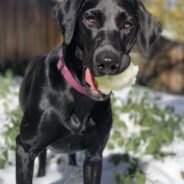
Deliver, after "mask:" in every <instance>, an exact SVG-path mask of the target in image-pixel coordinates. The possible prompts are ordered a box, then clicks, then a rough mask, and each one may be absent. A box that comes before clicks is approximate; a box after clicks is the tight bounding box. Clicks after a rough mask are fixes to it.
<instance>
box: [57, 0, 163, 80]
mask: <svg viewBox="0 0 184 184" xmlns="http://www.w3.org/2000/svg"><path fill="white" fill-rule="evenodd" d="M54 12H55V16H56V18H57V20H58V23H59V25H60V28H61V31H62V33H63V35H64V46H65V48H67V47H68V46H69V45H70V44H74V45H75V46H76V49H78V50H79V52H75V54H76V53H80V54H76V55H77V57H78V58H79V59H80V60H81V61H82V63H83V71H84V73H85V70H86V68H88V69H89V70H90V72H91V75H93V76H95V77H96V76H104V75H114V74H118V73H121V72H123V71H124V70H125V69H126V68H127V67H128V66H129V64H130V62H131V58H130V56H129V53H130V51H131V49H132V47H133V46H134V44H135V42H136V41H137V40H138V43H139V45H140V47H141V50H142V51H143V53H149V49H150V47H151V45H152V43H153V42H154V40H155V39H156V37H157V35H158V34H159V33H160V31H161V27H160V24H159V23H158V22H157V20H156V19H155V18H154V17H153V16H152V15H151V14H150V13H149V12H148V11H147V10H146V8H145V7H144V5H143V4H142V3H141V2H140V1H139V0H64V1H63V2H61V3H60V4H59V5H58V6H57V7H56V8H55V11H54ZM71 54H72V53H71Z"/></svg>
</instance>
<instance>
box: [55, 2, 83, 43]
mask: <svg viewBox="0 0 184 184" xmlns="http://www.w3.org/2000/svg"><path fill="white" fill-rule="evenodd" d="M83 2H84V0H63V1H62V2H60V3H58V5H56V7H55V8H54V10H53V12H54V16H55V17H56V19H57V22H58V24H59V26H60V29H61V32H62V34H63V36H64V43H65V44H66V45H68V44H70V42H71V40H72V37H73V34H74V31H75V25H76V19H77V15H78V12H79V10H80V8H81V6H82V4H83Z"/></svg>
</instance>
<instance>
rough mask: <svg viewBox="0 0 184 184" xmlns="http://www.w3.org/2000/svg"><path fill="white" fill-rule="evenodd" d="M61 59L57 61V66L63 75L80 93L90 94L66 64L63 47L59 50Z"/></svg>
mask: <svg viewBox="0 0 184 184" xmlns="http://www.w3.org/2000/svg"><path fill="white" fill-rule="evenodd" d="M58 54H59V61H58V63H57V68H58V70H59V71H60V73H61V75H62V76H63V77H64V79H65V80H66V81H67V82H68V83H69V84H70V85H71V86H72V87H73V88H74V89H75V90H76V91H78V92H79V93H81V94H84V95H86V96H89V95H88V93H87V90H86V88H85V87H83V86H82V85H81V84H80V83H79V82H78V81H76V80H75V79H74V77H73V76H72V74H71V72H70V70H69V69H68V67H67V66H66V65H65V64H64V62H63V60H62V58H63V51H62V49H60V50H59V53H58Z"/></svg>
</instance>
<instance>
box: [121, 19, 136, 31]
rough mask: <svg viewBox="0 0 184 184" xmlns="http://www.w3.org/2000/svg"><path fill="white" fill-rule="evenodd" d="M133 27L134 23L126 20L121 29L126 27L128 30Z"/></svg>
mask: <svg viewBox="0 0 184 184" xmlns="http://www.w3.org/2000/svg"><path fill="white" fill-rule="evenodd" d="M132 27H133V23H132V22H130V21H125V22H123V24H122V25H121V29H124V30H128V29H130V28H132Z"/></svg>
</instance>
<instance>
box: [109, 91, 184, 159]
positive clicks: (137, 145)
mask: <svg viewBox="0 0 184 184" xmlns="http://www.w3.org/2000/svg"><path fill="white" fill-rule="evenodd" d="M117 101H118V102H119V103H117ZM120 103H121V105H117V104H120ZM112 109H113V119H114V126H113V131H112V133H111V138H110V141H109V143H108V148H109V149H114V148H116V147H120V146H121V147H122V148H123V149H125V151H126V152H130V151H133V152H134V153H139V154H143V155H153V156H154V157H157V158H161V157H164V156H168V155H173V154H174V153H169V152H163V151H162V147H163V146H165V145H169V144H171V143H172V142H173V141H174V139H175V138H176V137H178V138H183V137H184V133H183V131H182V129H181V124H182V123H183V122H184V120H183V118H182V117H181V116H179V115H177V114H175V113H174V112H173V109H172V108H171V107H160V99H159V97H153V96H152V95H151V93H149V92H148V91H145V92H144V93H142V90H139V89H138V88H136V89H133V90H132V91H130V93H129V95H128V98H127V100H126V101H123V100H121V101H120V100H119V99H117V98H115V97H113V108H112ZM126 114H127V115H128V118H129V122H124V121H123V120H122V119H123V118H121V115H126ZM128 123H129V124H130V123H132V127H133V129H134V128H135V127H138V129H139V131H138V132H134V133H130V132H131V131H130V130H129V129H128ZM143 147H144V149H142V148H143Z"/></svg>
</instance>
